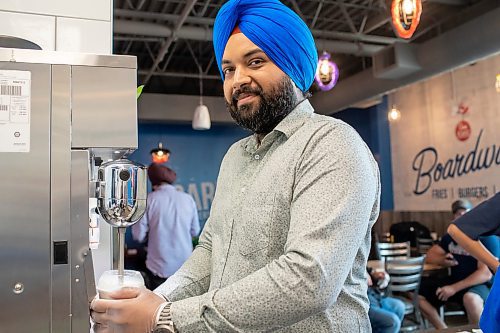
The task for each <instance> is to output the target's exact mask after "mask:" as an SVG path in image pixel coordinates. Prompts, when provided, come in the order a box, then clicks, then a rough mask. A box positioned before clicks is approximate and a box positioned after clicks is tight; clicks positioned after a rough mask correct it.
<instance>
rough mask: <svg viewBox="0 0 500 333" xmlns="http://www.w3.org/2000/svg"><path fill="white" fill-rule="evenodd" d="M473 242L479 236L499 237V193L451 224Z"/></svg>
mask: <svg viewBox="0 0 500 333" xmlns="http://www.w3.org/2000/svg"><path fill="white" fill-rule="evenodd" d="M453 224H455V225H456V226H457V228H458V229H460V230H461V231H462V232H463V233H464V234H466V235H467V236H469V237H470V238H472V239H474V240H478V239H479V237H480V236H488V235H497V236H500V192H499V193H497V194H495V195H494V196H493V197H491V198H490V199H488V200H486V201H484V202H483V203H481V204H480V205H479V206H477V207H476V208H474V209H472V210H471V211H469V212H468V213H466V214H464V215H462V216H461V217H460V218H458V219H457V220H455V221H454V222H453Z"/></svg>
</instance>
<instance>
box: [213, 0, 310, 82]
mask: <svg viewBox="0 0 500 333" xmlns="http://www.w3.org/2000/svg"><path fill="white" fill-rule="evenodd" d="M236 26H238V27H239V29H240V30H241V32H242V33H243V34H244V35H245V36H246V37H247V38H248V39H250V40H251V41H252V43H254V44H255V45H257V46H258V47H259V48H260V49H261V50H262V51H264V53H265V54H266V55H267V56H268V57H269V58H270V59H271V60H272V61H273V62H274V63H275V64H276V66H278V67H279V68H280V69H281V70H282V71H283V72H284V73H286V74H287V75H288V76H289V77H290V78H291V79H292V81H293V82H295V84H296V85H297V87H299V89H300V90H302V91H307V90H308V89H309V87H311V85H312V83H313V80H314V75H315V74H316V66H317V64H318V53H317V51H316V45H315V44H314V38H313V36H312V34H311V31H310V30H309V28H308V27H307V26H306V24H305V23H304V21H302V19H301V18H300V17H299V16H298V15H297V14H295V13H294V12H293V11H292V10H291V9H290V8H288V7H287V6H285V5H284V4H282V3H281V2H279V1H278V0H230V1H228V2H227V3H226V4H225V5H224V6H222V8H221V9H220V11H219V13H218V14H217V17H216V18H215V24H214V37H213V42H214V49H215V59H216V60H217V65H218V66H219V71H220V73H221V76H222V79H224V73H223V72H222V65H221V61H222V55H223V54H224V49H225V48H226V44H227V41H228V40H229V37H230V36H231V33H232V31H233V30H234V28H235V27H236Z"/></svg>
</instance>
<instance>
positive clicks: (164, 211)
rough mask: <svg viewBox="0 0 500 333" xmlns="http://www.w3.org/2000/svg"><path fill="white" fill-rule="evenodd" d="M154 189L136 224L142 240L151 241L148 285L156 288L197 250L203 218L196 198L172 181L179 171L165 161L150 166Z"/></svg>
mask: <svg viewBox="0 0 500 333" xmlns="http://www.w3.org/2000/svg"><path fill="white" fill-rule="evenodd" d="M148 177H149V180H150V181H151V185H152V186H153V192H151V193H150V194H149V195H148V199H147V209H146V213H145V214H144V216H143V217H142V218H141V219H140V220H139V222H137V223H136V224H134V225H133V226H132V236H133V238H134V240H136V241H138V242H145V241H147V255H146V269H147V271H146V279H145V283H146V287H148V288H149V289H151V290H153V289H155V288H156V287H158V286H159V285H160V284H162V283H163V282H165V280H166V279H167V278H168V277H169V276H172V275H173V274H174V273H175V272H176V271H177V270H178V269H179V268H180V267H181V266H182V264H183V263H184V262H185V261H186V260H187V258H188V257H189V256H190V255H191V253H192V252H193V243H192V237H195V236H198V234H199V232H200V222H199V219H198V210H197V209H196V204H195V202H194V200H193V198H192V197H191V196H190V195H189V194H186V193H184V192H181V191H177V189H176V188H175V187H174V186H173V185H172V184H173V183H174V182H175V180H176V178H177V176H176V173H175V172H174V171H173V170H172V169H170V168H168V167H166V166H163V165H161V164H157V163H153V164H151V165H150V166H149V167H148Z"/></svg>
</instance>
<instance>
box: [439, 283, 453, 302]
mask: <svg viewBox="0 0 500 333" xmlns="http://www.w3.org/2000/svg"><path fill="white" fill-rule="evenodd" d="M456 293H457V291H456V290H455V288H454V287H453V286H451V285H449V286H444V287H441V288H438V289H437V290H436V295H437V297H438V298H439V300H441V301H447V300H448V298H450V297H451V296H453V295H455V294H456Z"/></svg>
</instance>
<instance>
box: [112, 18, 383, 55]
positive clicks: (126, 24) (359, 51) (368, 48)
mask: <svg viewBox="0 0 500 333" xmlns="http://www.w3.org/2000/svg"><path fill="white" fill-rule="evenodd" d="M114 32H115V33H118V34H123V35H138V36H148V37H149V36H150V37H165V38H169V37H171V36H172V34H173V32H172V30H171V29H170V28H169V27H167V26H164V25H161V24H156V23H149V22H139V21H126V20H115V21H114ZM322 34H323V32H321V33H320V31H318V35H322ZM336 35H337V33H331V32H325V37H327V38H328V37H329V38H332V37H333V38H334V36H336ZM176 37H177V38H179V39H188V40H199V41H211V40H212V29H210V28H201V27H192V26H183V27H182V28H180V29H179V30H178V31H177V34H176ZM120 39H121V40H123V39H124V37H123V36H120ZM315 42H316V46H317V47H318V49H320V51H321V50H325V51H330V52H333V53H342V54H354V55H359V56H371V55H373V54H374V53H375V52H377V51H380V50H381V49H382V47H383V45H376V44H370V43H363V42H361V41H359V42H356V43H353V42H348V41H343V40H330V39H326V38H316V39H315Z"/></svg>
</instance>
